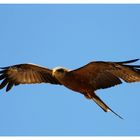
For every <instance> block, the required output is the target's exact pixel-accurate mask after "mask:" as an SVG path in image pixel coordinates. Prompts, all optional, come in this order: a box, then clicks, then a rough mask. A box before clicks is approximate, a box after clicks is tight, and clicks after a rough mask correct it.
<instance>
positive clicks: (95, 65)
mask: <svg viewBox="0 0 140 140" xmlns="http://www.w3.org/2000/svg"><path fill="white" fill-rule="evenodd" d="M137 60H138V59H135V60H129V61H123V62H104V61H95V62H90V63H88V64H87V65H85V66H83V67H81V68H78V69H75V70H68V69H65V68H62V67H57V68H54V69H53V70H51V69H48V68H45V67H41V66H38V65H34V64H18V65H13V66H9V67H3V68H1V69H3V70H2V71H0V74H1V75H0V80H2V79H3V81H2V83H1V84H0V89H2V88H3V87H5V86H6V91H9V90H10V89H11V88H12V87H13V86H14V85H19V84H35V83H50V84H58V85H64V86H65V87H67V88H69V89H71V90H73V91H76V92H77V93H81V94H83V95H84V96H85V97H86V98H88V99H92V100H93V101H95V102H96V103H97V104H98V105H99V106H100V107H101V108H102V109H103V110H104V111H105V112H108V111H112V112H113V113H114V114H116V115H117V116H118V117H120V118H122V117H121V116H119V115H118V114H117V113H115V112H114V111H113V110H112V109H110V108H109V107H108V106H107V105H106V104H105V103H104V102H103V101H102V100H101V99H100V98H99V97H98V96H97V95H96V94H95V91H96V90H98V89H104V88H109V87H112V86H115V85H118V84H121V83H122V81H121V79H122V80H124V81H125V82H138V81H140V69H139V68H140V65H128V63H132V62H135V61H137Z"/></svg>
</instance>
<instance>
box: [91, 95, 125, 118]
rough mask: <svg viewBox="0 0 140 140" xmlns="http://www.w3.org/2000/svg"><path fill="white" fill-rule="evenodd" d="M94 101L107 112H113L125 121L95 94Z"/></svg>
mask: <svg viewBox="0 0 140 140" xmlns="http://www.w3.org/2000/svg"><path fill="white" fill-rule="evenodd" d="M92 100H93V101H94V102H95V103H96V104H97V105H99V106H100V107H101V108H102V109H103V110H104V111H105V112H108V111H111V112H112V113H114V114H115V115H116V116H118V117H119V118H121V119H123V118H122V117H121V116H120V115H118V114H117V113H116V112H114V111H113V110H112V109H111V108H109V107H108V106H107V105H106V104H105V103H104V102H103V101H102V100H101V99H100V98H99V97H98V96H97V95H96V94H94V96H93V98H92Z"/></svg>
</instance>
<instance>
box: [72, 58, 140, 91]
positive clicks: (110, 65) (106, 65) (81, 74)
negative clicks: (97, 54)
mask: <svg viewBox="0 0 140 140" xmlns="http://www.w3.org/2000/svg"><path fill="white" fill-rule="evenodd" d="M137 60H138V59H135V60H129V61H123V62H103V61H95V62H91V63H89V64H87V65H85V66H83V67H81V68H79V69H76V70H73V71H71V73H73V74H74V75H75V76H76V77H77V78H79V80H81V81H82V80H83V79H84V80H86V81H87V83H88V84H90V85H91V86H92V88H93V89H94V90H96V89H101V88H108V87H111V86H115V85H118V84H121V83H122V82H121V80H120V79H123V80H124V81H126V82H137V81H140V69H139V68H140V65H128V64H129V63H132V62H135V61H137Z"/></svg>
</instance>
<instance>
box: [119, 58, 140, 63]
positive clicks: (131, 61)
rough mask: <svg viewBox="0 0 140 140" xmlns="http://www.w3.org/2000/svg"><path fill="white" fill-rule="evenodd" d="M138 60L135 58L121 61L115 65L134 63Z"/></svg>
mask: <svg viewBox="0 0 140 140" xmlns="http://www.w3.org/2000/svg"><path fill="white" fill-rule="evenodd" d="M138 60H140V59H139V58H137V59H132V60H127V61H121V62H117V63H118V64H126V63H134V62H136V61H138Z"/></svg>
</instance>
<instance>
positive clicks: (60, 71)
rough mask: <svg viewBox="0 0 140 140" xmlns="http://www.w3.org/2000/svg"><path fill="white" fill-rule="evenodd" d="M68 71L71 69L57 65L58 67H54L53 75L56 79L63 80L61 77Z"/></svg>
mask: <svg viewBox="0 0 140 140" xmlns="http://www.w3.org/2000/svg"><path fill="white" fill-rule="evenodd" d="M67 72H69V70H68V69H66V68H63V67H56V68H54V69H53V71H52V75H53V76H54V77H55V78H56V79H58V80H61V79H62V78H63V77H64V76H65V74H66V73H67Z"/></svg>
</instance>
